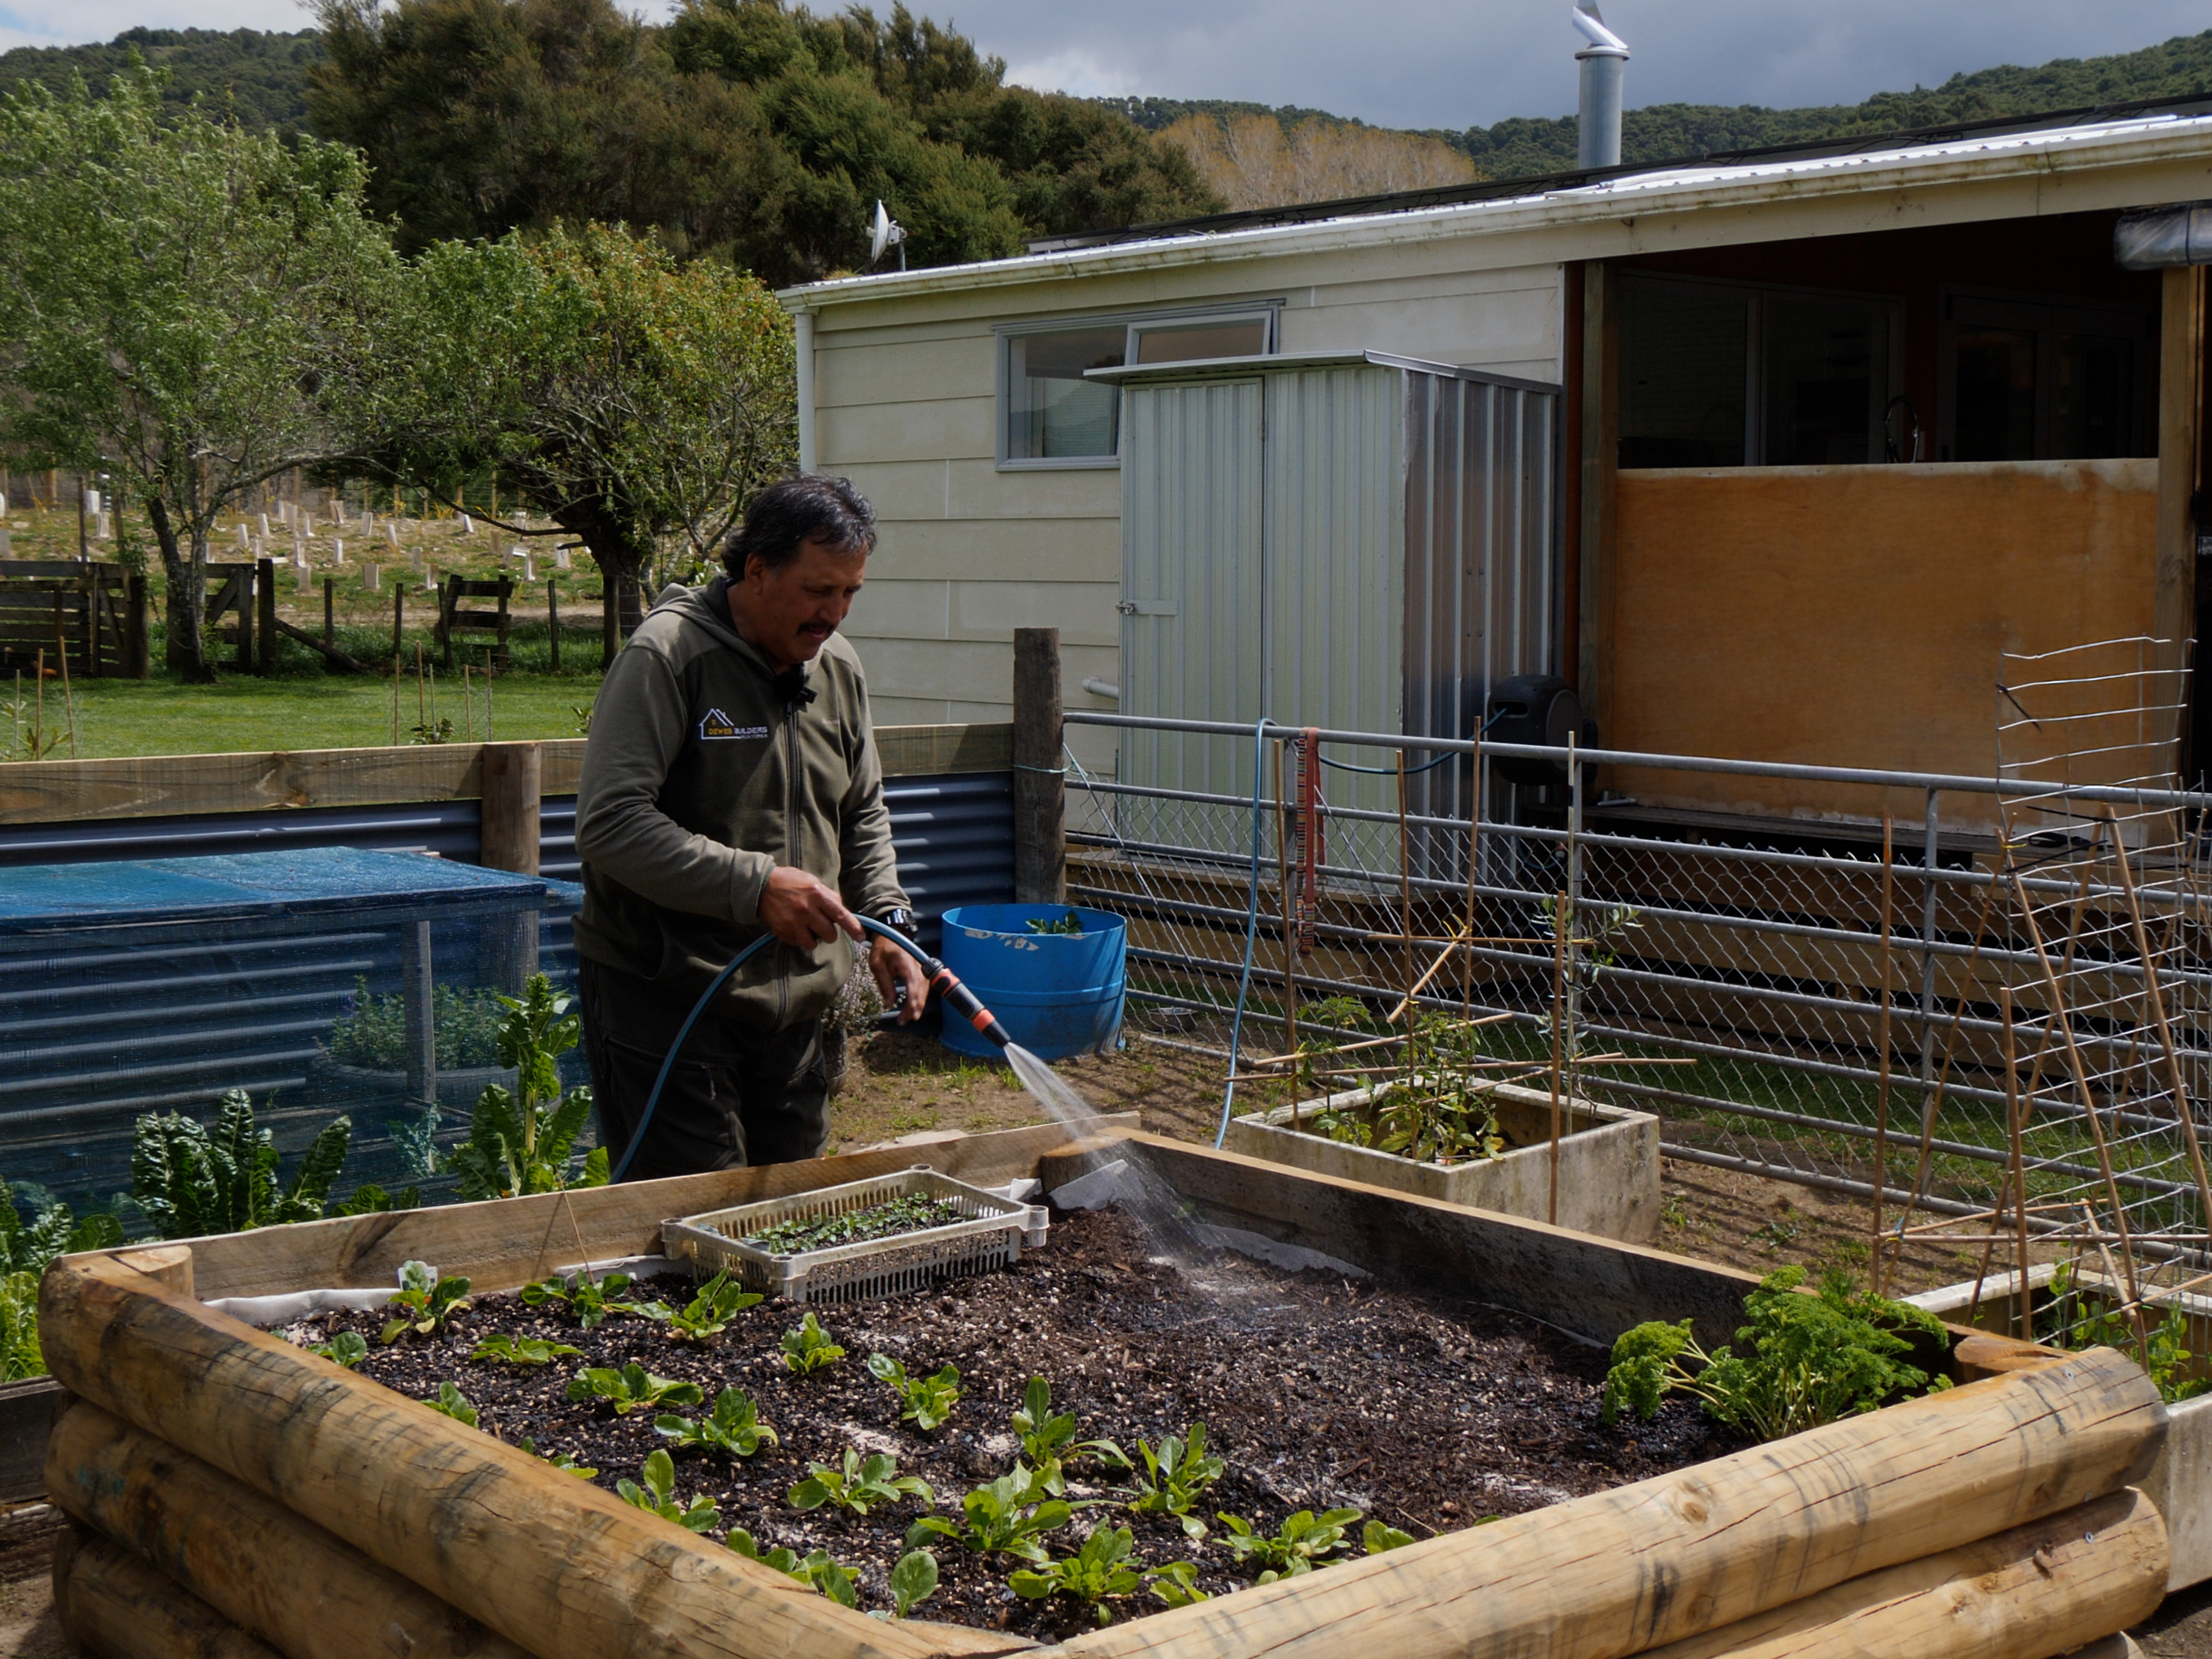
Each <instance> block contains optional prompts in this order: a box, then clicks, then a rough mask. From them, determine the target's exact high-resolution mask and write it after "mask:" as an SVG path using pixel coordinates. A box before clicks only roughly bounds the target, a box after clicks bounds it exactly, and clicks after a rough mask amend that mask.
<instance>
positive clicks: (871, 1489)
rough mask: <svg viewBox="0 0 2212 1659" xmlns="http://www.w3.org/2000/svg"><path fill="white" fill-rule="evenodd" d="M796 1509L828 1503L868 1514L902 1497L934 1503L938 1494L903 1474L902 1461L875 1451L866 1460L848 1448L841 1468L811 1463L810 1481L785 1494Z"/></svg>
mask: <svg viewBox="0 0 2212 1659" xmlns="http://www.w3.org/2000/svg"><path fill="white" fill-rule="evenodd" d="M785 1496H786V1498H788V1499H789V1500H790V1503H791V1505H792V1507H793V1509H800V1510H818V1509H820V1508H821V1507H822V1506H823V1504H829V1505H831V1506H832V1507H834V1508H836V1509H841V1510H850V1511H852V1513H854V1515H866V1513H867V1512H868V1511H869V1510H872V1509H873V1508H875V1507H876V1506H877V1505H878V1504H896V1503H897V1502H898V1500H899V1499H900V1498H920V1499H921V1501H922V1502H923V1503H925V1504H934V1503H935V1502H936V1501H937V1494H936V1493H935V1492H933V1491H931V1490H930V1486H929V1482H927V1480H922V1479H921V1477H919V1476H917V1475H911V1474H900V1473H899V1472H898V1460H897V1459H896V1458H895V1457H893V1456H891V1455H890V1454H889V1453H887V1452H871V1453H870V1454H869V1455H867V1456H866V1458H865V1459H864V1458H862V1457H861V1455H860V1453H858V1452H856V1451H854V1450H853V1449H851V1448H850V1447H848V1448H847V1449H846V1451H845V1455H844V1459H843V1461H842V1463H840V1464H839V1465H837V1466H835V1467H833V1466H831V1465H829V1464H828V1463H810V1464H808V1465H807V1467H806V1478H805V1480H801V1481H800V1482H799V1484H798V1485H797V1486H793V1488H792V1489H791V1490H790V1491H789V1492H787V1493H786V1494H785Z"/></svg>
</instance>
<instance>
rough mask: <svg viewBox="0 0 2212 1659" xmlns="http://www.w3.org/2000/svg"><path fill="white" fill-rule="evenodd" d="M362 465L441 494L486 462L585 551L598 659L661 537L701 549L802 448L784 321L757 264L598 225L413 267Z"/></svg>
mask: <svg viewBox="0 0 2212 1659" xmlns="http://www.w3.org/2000/svg"><path fill="white" fill-rule="evenodd" d="M394 316H395V319H396V320H395V323H394V325H393V327H392V331H391V332H390V334H389V335H388V336H387V337H386V349H385V350H384V352H383V353H382V354H381V356H382V361H383V363H384V366H385V367H384V378H383V379H382V380H380V381H375V382H373V387H374V389H373V391H372V393H371V395H370V397H369V399H368V405H367V406H366V407H364V408H363V409H362V410H361V412H360V414H359V415H358V416H357V417H356V418H357V420H358V422H359V424H360V426H361V428H362V429H363V430H364V431H365V432H368V433H370V434H372V435H374V436H373V440H372V441H371V442H370V443H369V444H368V446H367V448H366V453H364V454H362V456H360V457H359V458H357V463H356V464H357V465H362V466H363V467H366V468H367V469H368V470H370V471H374V472H377V473H379V474H380V475H381V476H383V477H387V478H389V479H391V480H392V481H393V482H398V483H411V484H419V485H421V486H422V487H425V488H427V489H430V490H431V491H432V492H433V493H434V494H442V495H444V496H445V497H446V498H447V499H448V500H450V499H452V498H453V489H454V488H455V487H456V486H457V485H458V484H459V481H460V480H462V479H463V478H465V477H471V476H476V475H478V474H481V473H482V472H483V471H487V470H489V469H493V468H496V469H497V470H498V471H499V473H500V475H501V477H507V478H509V479H512V480H513V482H514V484H515V486H516V488H517V489H518V491H519V492H520V495H521V496H522V498H523V500H525V501H527V502H528V503H529V504H530V506H531V507H533V508H535V509H539V510H542V511H543V512H544V513H545V514H546V515H547V516H548V517H549V518H550V519H551V520H552V521H553V523H554V525H555V526H556V527H557V529H556V532H547V531H544V530H543V529H532V528H527V527H523V526H506V528H507V529H510V530H513V531H515V532H516V533H518V534H523V535H532V534H539V535H542V534H548V533H562V532H565V533H566V534H568V535H570V536H574V537H575V538H577V539H579V540H580V541H581V542H583V544H585V546H586V548H587V549H589V550H590V551H591V554H592V558H593V559H594V560H595V561H596V562H598V564H599V572H600V575H601V577H602V586H603V588H604V592H605V599H604V602H603V603H604V618H605V620H604V628H605V634H604V638H605V649H606V655H607V657H608V658H609V659H612V657H613V655H614V653H615V651H616V649H617V647H618V645H619V642H620V637H619V636H620V629H622V627H623V626H624V625H626V624H634V623H635V618H636V616H637V612H638V609H639V605H638V578H639V575H640V574H641V572H642V571H643V570H644V568H645V566H646V564H647V561H648V560H650V559H651V558H652V557H653V555H654V553H655V552H657V551H659V550H660V549H661V548H662V547H663V546H664V545H665V544H672V545H673V546H674V547H676V548H680V549H681V550H684V551H685V552H687V553H689V554H690V556H692V557H694V558H701V559H703V558H705V557H706V556H708V554H709V552H710V551H711V550H712V548H713V546H714V543H715V542H716V541H718V540H719V539H720V538H721V536H722V535H723V533H724V532H726V531H727V530H728V529H729V527H730V526H732V524H733V523H734V522H735V521H736V520H737V517H738V514H739V513H741V512H743V510H744V506H745V503H746V502H747V501H749V500H750V498H751V495H752V493H753V491H754V490H755V489H758V488H759V487H760V486H761V485H762V484H763V483H768V482H769V481H770V480H772V479H774V478H776V477H781V476H782V475H783V474H784V473H786V472H787V471H790V469H791V467H792V466H793V464H794V462H795V460H796V453H795V452H796V449H797V444H798V435H797V402H796V398H795V395H794V390H793V342H792V330H791V320H790V318H789V317H788V316H787V314H786V313H785V312H784V310H783V308H782V307H781V306H779V305H777V304H776V302H775V296H774V295H771V294H770V293H769V291H768V289H765V288H763V286H762V285H761V284H760V283H757V282H756V281H754V280H753V279H752V278H751V277H749V276H741V275H739V274H738V273H737V272H735V271H732V270H730V269H729V268H728V267H727V266H725V265H722V264H718V263H714V262H708V261H700V262H695V263H692V264H678V262H677V260H676V259H675V258H674V257H673V256H672V255H671V254H670V253H669V252H667V250H665V248H662V247H659V246H656V245H655V244H653V243H652V242H648V241H645V240H641V239H638V238H635V237H633V236H630V235H629V234H626V233H624V232H623V231H621V230H618V229H613V228H609V227H606V226H604V225H590V226H586V227H585V228H581V229H577V230H571V229H569V228H566V227H564V226H562V225H557V224H556V226H554V227H553V228H552V229H551V230H550V231H548V232H547V233H545V234H544V235H542V236H535V237H524V236H521V235H519V234H514V235H509V236H507V237H505V238H503V239H502V240H499V241H496V242H481V241H479V242H472V243H462V242H441V243H439V244H437V245H436V246H433V247H431V248H429V249H428V250H427V251H426V252H424V253H423V254H422V257H421V258H418V259H416V261H415V262H414V263H413V264H412V265H411V266H410V269H409V270H408V272H407V275H406V278H405V281H404V285H403V290H402V297H401V299H400V301H399V302H398V305H397V306H396V307H395V310H394Z"/></svg>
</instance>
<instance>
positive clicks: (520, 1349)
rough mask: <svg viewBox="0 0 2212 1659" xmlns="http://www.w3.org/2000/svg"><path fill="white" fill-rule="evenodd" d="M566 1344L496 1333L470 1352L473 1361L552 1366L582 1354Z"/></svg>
mask: <svg viewBox="0 0 2212 1659" xmlns="http://www.w3.org/2000/svg"><path fill="white" fill-rule="evenodd" d="M581 1352H583V1350H582V1349H580V1348H572V1347H570V1346H568V1344H567V1343H566V1342H544V1341H540V1340H538V1338H536V1337H534V1336H509V1335H508V1334H507V1333H506V1332H505V1331H494V1332H493V1333H492V1334H490V1335H489V1336H488V1337H486V1338H484V1340H483V1341H481V1342H479V1343H477V1345H476V1346H475V1347H474V1348H472V1349H471V1350H470V1352H469V1358H471V1359H497V1360H501V1361H503V1362H504V1363H506V1364H509V1365H550V1364H552V1363H553V1361H554V1360H555V1359H556V1358H558V1357H559V1356H561V1355H563V1354H572V1353H581Z"/></svg>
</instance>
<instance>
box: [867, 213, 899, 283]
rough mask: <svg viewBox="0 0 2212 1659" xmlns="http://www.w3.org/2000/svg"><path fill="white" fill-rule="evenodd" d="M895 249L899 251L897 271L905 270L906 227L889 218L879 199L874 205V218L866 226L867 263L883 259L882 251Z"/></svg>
mask: <svg viewBox="0 0 2212 1659" xmlns="http://www.w3.org/2000/svg"><path fill="white" fill-rule="evenodd" d="M891 247H896V249H898V251H899V269H900V270H905V269H906V227H905V226H903V225H902V224H900V223H899V222H898V221H897V220H896V219H894V218H892V217H891V216H890V213H889V212H888V211H886V210H885V209H884V204H883V203H882V201H881V200H880V199H878V202H877V203H876V216H875V217H874V218H873V219H872V220H871V221H870V222H869V224H868V263H869V264H875V262H876V261H877V260H878V259H880V258H883V257H884V249H886V248H891Z"/></svg>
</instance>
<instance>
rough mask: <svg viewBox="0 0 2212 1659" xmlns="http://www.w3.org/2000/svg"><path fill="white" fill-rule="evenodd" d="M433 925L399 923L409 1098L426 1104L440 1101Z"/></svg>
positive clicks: (401, 995)
mask: <svg viewBox="0 0 2212 1659" xmlns="http://www.w3.org/2000/svg"><path fill="white" fill-rule="evenodd" d="M431 967H432V964H431V961H430V924H429V923H428V922H427V921H403V922H401V923H400V924H399V981H400V984H399V994H400V998H401V1002H400V1007H401V1010H402V1012H403V1015H404V1018H405V1021H406V1032H407V1036H406V1048H407V1097H408V1098H409V1099H410V1100H413V1101H417V1102H420V1103H422V1104H424V1105H435V1104H436V1103H437V1099H438V1032H437V1024H436V1017H435V1012H434V1008H433V1004H432V1002H431V998H430V985H431Z"/></svg>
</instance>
